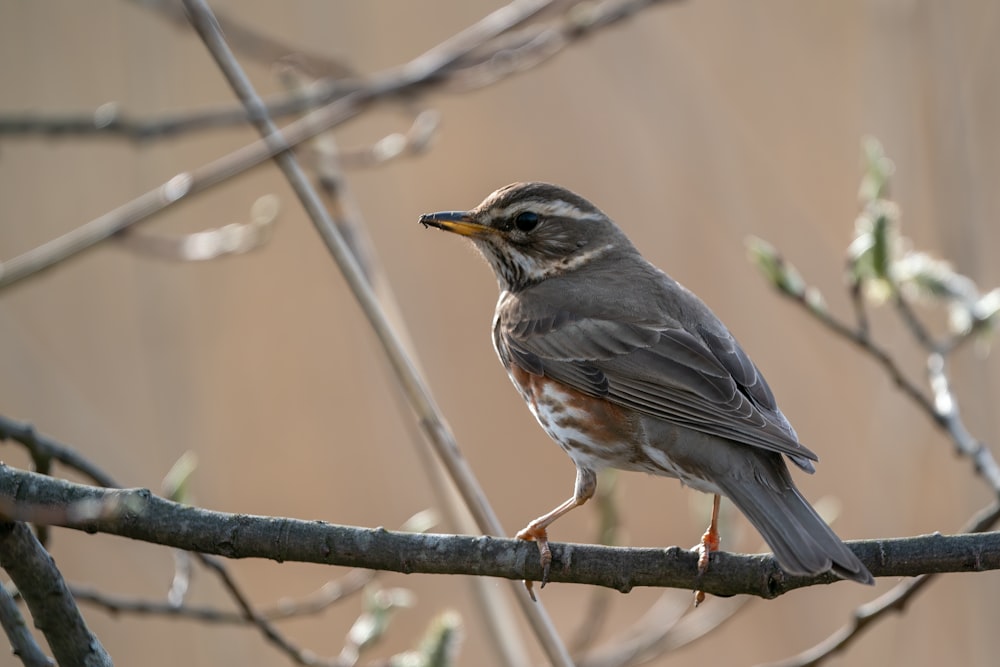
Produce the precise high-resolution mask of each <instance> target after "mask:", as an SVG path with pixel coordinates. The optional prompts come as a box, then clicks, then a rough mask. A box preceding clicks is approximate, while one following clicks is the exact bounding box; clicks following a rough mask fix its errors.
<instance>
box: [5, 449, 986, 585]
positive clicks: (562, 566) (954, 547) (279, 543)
mask: <svg viewBox="0 0 1000 667" xmlns="http://www.w3.org/2000/svg"><path fill="white" fill-rule="evenodd" d="M0 502H2V506H0V507H2V510H3V512H4V513H5V514H6V513H7V512H8V511H9V508H10V507H15V508H16V509H17V512H18V514H19V515H20V516H29V517H31V516H32V515H33V514H35V513H36V511H38V510H44V508H47V507H51V506H53V505H57V506H58V505H67V504H69V505H73V504H78V503H84V502H90V503H96V504H101V505H111V504H114V505H115V506H117V507H118V508H119V511H118V512H116V513H114V514H108V513H105V514H102V515H100V516H97V517H85V518H76V517H71V516H66V515H65V514H62V515H57V516H56V517H55V518H56V519H57V522H56V523H55V524H54V525H59V526H63V527H66V528H73V529H75V530H82V531H86V532H89V533H107V534H109V535H118V536H120V537H127V538H130V539H134V540H140V541H143V542H150V543H154V544H161V545H164V546H171V547H175V548H178V549H185V550H188V551H197V552H200V553H205V554H214V555H219V556H224V557H226V558H267V559H271V560H276V561H279V562H300V563H319V564H325V565H338V566H346V567H360V568H365V569H373V570H388V571H393V572H403V573H407V574H409V573H416V572H419V573H424V574H463V575H470V576H486V577H500V578H504V579H512V580H520V579H531V580H534V581H539V580H540V579H541V574H542V573H541V566H540V564H539V561H538V549H537V547H536V546H535V545H533V544H530V543H527V542H524V541H521V540H515V539H505V538H495V537H485V536H483V537H471V536H459V535H434V534H416V533H405V532H397V531H388V530H385V529H383V528H374V529H372V528H357V527H350V526H339V525H335V524H328V523H323V522H317V521H303V520H298V519H289V518H279V517H266V516H254V515H246V514H229V513H225V512H215V511H211V510H206V509H202V508H198V507H194V506H190V505H181V504H178V503H173V502H171V501H168V500H164V499H163V498H160V497H158V496H156V495H154V494H152V493H150V492H149V491H148V490H146V489H113V490H112V489H102V488H98V487H92V486H86V485H82V484H74V483H72V482H67V481H65V480H60V479H55V478H52V477H47V476H45V475H38V474H36V473H31V472H27V471H22V470H18V469H16V468H11V467H8V466H0ZM6 518H10V517H9V516H8V517H6ZM848 544H849V546H850V547H851V549H852V550H853V551H854V552H855V553H856V554H857V555H858V557H859V558H861V560H862V561H863V562H864V563H865V565H867V566H868V568H869V569H870V570H871V572H872V574H874V575H875V576H877V577H908V576H916V575H918V574H925V573H938V572H982V571H986V570H994V569H1000V533H982V534H977V535H953V536H945V535H939V534H934V535H924V536H919V537H909V538H894V539H879V540H858V541H853V542H849V543H848ZM553 555H554V562H553V567H552V572H551V576H550V581H552V582H565V583H583V584H591V585H595V586H605V587H608V588H613V589H615V590H618V591H621V592H628V591H629V590H631V589H632V588H634V587H636V586H654V587H670V588H680V589H684V590H693V588H694V586H695V582H696V579H697V554H696V553H695V552H693V551H689V550H687V549H682V548H679V547H668V548H666V549H650V548H623V547H605V546H597V545H580V544H553ZM716 560H717V562H716V561H713V564H717V565H718V567H713V568H712V570H710V571H709V572H708V573H707V574H705V576H704V577H703V579H702V580H701V581H702V582H703V583H702V584H700V586H701V588H703V589H704V590H705V591H706V592H707V593H710V594H712V595H718V596H730V595H740V594H745V595H754V596H757V597H762V598H768V599H770V598H774V597H777V596H779V595H782V594H784V593H787V592H789V591H792V590H795V589H798V588H802V587H806V586H813V585H818V584H830V583H834V582H836V581H839V580H838V579H837V578H836V576H834V575H833V574H830V573H825V574H822V575H818V576H815V577H795V576H790V575H787V574H785V573H784V572H782V570H781V569H780V567H779V566H778V565H777V563H776V561H775V560H774V558H773V557H772V556H771V555H770V554H758V555H752V556H751V555H738V554H730V553H725V552H719V553H718V556H717V558H716Z"/></svg>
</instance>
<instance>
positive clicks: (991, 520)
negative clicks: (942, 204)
mask: <svg viewBox="0 0 1000 667" xmlns="http://www.w3.org/2000/svg"><path fill="white" fill-rule="evenodd" d="M751 249H752V251H753V253H754V259H755V260H756V262H757V264H758V265H759V266H760V268H762V269H763V270H764V272H765V274H766V275H767V276H768V278H769V279H770V280H771V282H772V284H774V286H775V287H777V288H778V291H779V293H781V294H783V295H784V296H786V297H789V298H791V299H792V300H793V301H795V302H796V303H798V304H799V305H802V306H804V307H805V308H806V310H807V311H808V312H809V313H810V314H811V315H813V316H814V317H815V318H816V319H817V320H819V321H820V322H821V323H822V324H824V325H825V326H826V327H827V328H828V329H829V330H831V331H833V332H834V333H836V334H838V335H839V336H841V337H843V338H846V339H848V340H850V341H851V342H853V343H855V344H856V345H857V346H858V347H860V348H861V349H862V350H864V351H865V352H867V353H868V354H869V355H870V356H872V357H874V358H875V359H876V360H878V361H879V362H880V363H881V364H882V366H883V368H885V369H886V371H887V372H888V374H889V376H890V377H891V378H892V379H893V380H894V381H895V382H896V384H897V386H899V387H900V389H901V390H902V391H903V393H904V394H905V395H907V396H908V397H909V398H911V399H912V400H913V401H914V402H915V403H916V404H917V407H918V408H920V410H921V411H922V412H924V413H925V414H926V415H927V416H928V417H930V418H931V419H932V420H933V422H934V423H935V424H936V425H937V426H938V427H939V428H940V429H941V430H943V431H944V432H945V433H946V434H947V436H948V437H949V439H950V440H951V441H952V443H953V444H954V446H955V449H956V451H957V452H958V453H959V454H961V455H963V456H965V457H967V458H968V459H969V460H970V461H972V463H973V466H974V468H975V471H976V473H977V475H978V476H979V477H980V478H982V479H983V480H984V481H985V482H986V483H987V484H989V486H990V488H991V490H992V491H993V493H994V494H995V495H996V496H997V497H998V499H1000V466H998V465H997V462H996V459H995V458H994V456H993V453H992V451H991V450H990V449H989V448H988V447H987V446H986V445H984V444H983V443H982V442H980V441H979V440H977V439H976V438H975V437H973V436H972V434H971V433H969V431H968V429H967V428H966V426H965V424H964V422H963V421H962V419H961V417H960V415H959V410H958V401H957V399H956V397H955V396H954V394H953V393H952V390H951V386H950V382H949V380H948V375H947V373H946V372H945V359H946V355H947V354H949V353H951V352H953V351H954V350H955V349H957V347H958V345H959V344H961V342H962V340H965V339H967V338H968V336H967V335H965V336H962V335H960V336H958V337H956V338H953V339H951V340H948V341H945V342H943V343H939V342H937V341H935V340H934V338H933V336H932V335H931V334H930V332H929V331H928V330H927V328H926V327H925V326H924V324H923V323H922V322H921V321H920V319H919V318H918V317H917V315H916V313H915V312H913V309H912V308H911V306H910V303H909V301H907V298H906V294H905V293H904V292H903V291H901V290H900V288H899V285H898V284H896V283H894V282H893V283H891V288H892V290H893V292H892V296H893V299H894V303H895V306H896V311H897V313H899V316H900V318H901V319H902V321H903V323H904V324H905V325H906V327H907V328H908V330H909V331H910V333H911V334H912V335H913V337H914V338H915V339H916V341H917V342H918V343H919V344H920V345H921V346H922V347H923V348H924V349H925V350H927V351H928V353H929V356H928V359H927V379H928V384H929V385H930V388H931V392H932V395H931V397H928V396H927V395H926V394H924V392H923V391H921V390H920V389H919V388H918V387H917V386H916V385H915V384H913V383H912V382H910V381H909V380H908V379H906V377H905V376H904V375H903V373H902V371H901V370H900V368H899V366H898V365H897V364H896V362H895V361H894V359H893V358H892V357H891V356H890V355H889V354H888V352H886V351H885V350H884V349H882V348H881V347H880V346H878V345H877V344H876V343H874V342H873V341H872V339H871V336H870V330H869V324H868V317H867V313H866V311H865V306H864V302H863V296H862V288H863V285H862V283H861V280H862V278H861V277H859V275H855V276H854V278H853V280H852V281H851V284H850V285H849V293H850V297H851V303H852V305H853V307H854V312H855V318H856V322H857V323H856V327H854V328H852V327H850V326H849V325H847V324H845V323H843V322H841V321H840V320H838V319H837V318H835V317H834V316H833V315H831V314H830V313H829V311H828V310H827V309H826V308H825V307H816V306H815V304H814V303H810V302H809V300H808V299H807V294H808V293H809V290H808V288H806V287H805V284H804V281H802V279H801V277H800V276H799V275H798V273H797V272H796V271H795V270H794V269H792V268H791V267H789V266H788V265H787V264H786V263H785V262H784V260H783V259H782V257H781V255H780V253H778V252H777V251H776V250H775V249H774V248H773V247H771V246H769V245H767V244H765V243H762V242H759V241H756V242H753V243H752V245H751ZM880 266H881V264H880ZM882 274H884V275H886V276H888V275H889V274H891V272H890V271H888V270H885V269H884V267H883V270H882ZM998 520H1000V500H998V503H995V504H994V505H991V506H990V507H987V508H985V509H984V510H982V511H981V512H980V513H979V514H978V515H977V516H976V517H974V518H973V520H972V521H971V522H970V524H969V525H968V526H967V527H966V528H965V531H967V532H980V531H986V530H989V529H990V528H991V527H992V526H993V525H994V524H995V523H996V522H997V521H998ZM972 557H973V559H977V558H978V556H975V555H973V556H972ZM934 576H935V574H934V573H924V574H921V575H919V576H917V577H915V578H914V579H911V580H909V581H905V582H903V583H901V584H899V585H897V586H896V587H894V588H893V589H891V590H890V591H888V592H887V593H885V594H883V595H882V596H880V597H879V598H877V599H875V600H873V601H872V602H870V603H868V604H866V605H863V606H861V607H858V608H857V609H856V610H855V611H854V614H853V618H852V619H851V621H850V622H849V623H848V624H847V625H845V626H843V627H842V628H840V629H839V630H838V631H837V632H835V633H834V634H832V635H831V636H829V637H828V638H827V639H825V640H823V641H822V642H820V643H819V644H817V645H815V646H813V647H812V648H810V649H808V650H806V651H804V652H802V653H800V654H799V655H796V656H793V657H791V658H788V659H787V660H783V661H781V662H778V663H774V664H773V665H772V666H771V667H803V666H805V665H818V664H820V663H822V662H824V661H825V660H827V659H828V658H829V657H831V656H832V655H833V654H834V653H836V652H838V651H841V650H843V649H844V648H845V647H846V646H848V645H849V644H851V643H852V642H853V641H854V640H855V639H857V638H858V637H859V636H860V635H861V634H862V632H863V631H864V630H865V629H867V628H869V627H871V626H872V625H873V624H874V623H875V622H877V621H878V620H879V619H881V618H883V617H885V616H886V614H887V612H889V611H901V610H902V609H903V607H904V606H905V604H906V603H907V602H908V601H909V600H911V599H912V598H913V597H914V596H915V595H916V594H917V593H918V592H919V591H921V590H923V589H924V587H925V586H926V585H927V584H928V583H929V582H930V581H931V580H932V579H933V578H934Z"/></svg>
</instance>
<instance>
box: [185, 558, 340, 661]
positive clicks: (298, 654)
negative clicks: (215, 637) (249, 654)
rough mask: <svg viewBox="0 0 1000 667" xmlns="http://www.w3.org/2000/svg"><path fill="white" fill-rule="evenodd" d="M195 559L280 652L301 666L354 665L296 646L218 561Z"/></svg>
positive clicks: (246, 617) (214, 559) (213, 559)
mask: <svg viewBox="0 0 1000 667" xmlns="http://www.w3.org/2000/svg"><path fill="white" fill-rule="evenodd" d="M195 558H197V559H198V561H199V562H200V563H201V564H202V565H204V566H205V567H206V568H208V569H209V570H212V571H213V572H215V574H216V575H217V576H218V578H219V580H220V581H221V582H222V585H223V587H224V588H225V589H226V591H227V592H228V593H229V597H230V598H232V599H233V601H234V602H236V606H237V607H239V609H240V612H241V613H242V614H243V617H244V618H245V619H246V620H247V621H248V622H249V623H250V624H251V625H253V626H255V627H256V628H257V629H258V631H259V632H260V633H261V635H263V637H264V639H265V640H266V641H268V642H269V643H271V644H273V645H274V646H276V647H277V648H278V649H279V650H280V651H282V652H283V653H285V654H286V655H287V656H288V657H290V658H291V659H292V660H293V661H295V662H296V663H297V664H300V665H324V666H325V667H341V666H344V665H350V664H353V663H350V662H345V661H342V660H339V659H336V658H333V659H327V660H323V659H321V658H319V657H317V656H316V655H314V654H313V653H312V652H311V651H308V650H306V649H303V648H301V647H300V646H298V645H296V644H295V643H294V642H292V641H291V640H290V639H288V638H287V637H285V636H284V635H283V634H281V633H280V632H278V630H277V628H275V627H274V625H273V624H272V623H271V621H270V620H268V619H267V618H265V617H264V616H263V615H262V614H261V613H260V612H258V611H257V610H256V609H255V608H254V606H253V605H252V604H251V603H250V600H249V599H248V598H247V596H246V595H245V594H244V593H243V590H242V588H241V587H240V586H239V585H238V584H237V583H236V580H235V579H234V578H233V577H232V576H231V575H230V574H229V570H227V569H226V567H225V566H224V565H223V564H222V563H221V562H219V560H218V559H216V558H213V557H212V556H209V555H207V554H206V553H205V552H203V551H197V552H196V553H195Z"/></svg>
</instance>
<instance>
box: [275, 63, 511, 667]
mask: <svg viewBox="0 0 1000 667" xmlns="http://www.w3.org/2000/svg"><path fill="white" fill-rule="evenodd" d="M284 74H285V76H283V77H282V78H283V79H284V80H285V81H286V82H287V83H288V84H289V85H290V86H292V87H301V86H305V85H309V81H308V79H307V77H306V73H305V72H303V71H301V70H299V69H297V68H294V67H289V68H287V69H286V71H285V72H284ZM408 106H412V104H411V105H408ZM431 113H432V112H428V111H422V112H420V113H419V114H418V119H417V120H415V122H414V128H416V127H417V123H418V121H419V117H420V116H427V115H428V114H431ZM436 123H437V120H436V114H434V118H433V120H432V121H431V122H427V123H426V125H427V127H426V128H424V129H422V130H420V131H419V132H420V133H421V134H422V135H423V134H424V133H426V136H421V137H419V141H421V142H424V143H425V142H426V141H428V140H429V137H430V133H432V132H433V130H434V127H435V126H436ZM416 132H417V130H416V129H413V130H411V133H414V134H415V133H416ZM383 141H385V139H383ZM407 141H408V143H409V140H407ZM380 143H381V142H380ZM312 148H313V153H312V155H313V156H314V157H315V165H314V169H315V170H316V172H317V178H316V180H317V183H318V185H319V187H320V188H321V190H322V193H323V194H324V195H325V197H326V201H327V208H328V210H329V211H330V214H331V216H332V217H333V219H334V221H335V222H336V224H337V226H338V227H339V228H340V230H341V232H342V233H343V234H344V237H345V240H346V241H347V243H348V245H349V246H350V247H351V250H352V252H353V253H354V256H355V259H357V260H358V262H359V263H360V264H361V267H362V269H363V270H364V274H365V277H366V278H367V279H368V281H369V283H370V284H371V286H372V289H373V291H374V292H375V294H376V295H377V296H378V299H379V302H380V303H381V304H382V307H383V308H384V309H385V311H386V314H387V315H388V316H389V318H390V320H391V321H392V322H393V326H394V328H395V330H396V333H397V336H398V337H399V339H400V340H401V341H402V342H403V343H404V344H407V345H410V346H411V347H412V341H411V340H410V337H409V334H408V331H407V328H406V323H405V321H404V319H403V318H402V316H401V314H400V311H399V307H398V304H397V301H396V298H395V295H394V294H393V292H392V288H391V285H390V282H389V280H388V277H387V275H386V273H385V271H384V268H383V266H382V264H381V262H380V261H379V258H378V254H377V252H376V249H375V245H374V243H373V242H372V239H371V236H370V235H369V233H368V228H367V225H366V224H365V222H364V219H363V217H362V214H361V210H360V207H359V206H358V205H357V203H356V202H355V201H354V198H353V197H352V196H351V192H350V189H349V186H348V183H347V180H346V178H345V177H344V173H343V170H342V169H341V167H342V166H343V160H342V158H343V156H342V154H341V153H340V151H339V149H338V146H337V142H336V140H335V138H334V137H333V136H332V133H331V132H327V133H325V134H323V135H321V136H319V137H316V139H315V140H314V142H313V145H312ZM383 368H385V367H384V366H383ZM390 384H391V385H392V387H393V388H394V389H395V391H394V392H393V397H394V398H396V399H397V400H396V401H395V405H396V407H397V408H398V409H399V410H400V417H401V418H402V422H403V423H404V424H407V425H408V426H409V425H412V424H413V422H412V419H411V417H410V407H409V403H410V401H409V399H408V398H407V397H406V396H405V395H404V394H403V391H402V389H401V387H400V386H399V384H398V383H397V382H390ZM407 434H408V435H409V436H410V441H411V444H412V445H413V446H414V448H415V449H416V450H417V453H418V458H419V460H420V462H421V464H422V465H423V467H424V471H425V474H426V475H427V476H428V478H429V480H430V481H431V484H430V488H431V489H432V490H433V492H434V495H435V497H436V498H437V501H438V505H439V506H440V507H441V508H442V509H443V510H444V511H445V514H446V516H447V518H448V520H449V523H450V525H451V526H454V527H455V529H456V530H458V531H459V532H468V533H474V532H477V530H478V528H477V525H476V522H475V521H474V519H473V518H472V515H471V513H470V511H469V509H468V508H467V507H466V505H465V503H464V501H463V499H462V497H461V495H460V494H459V493H458V492H457V490H456V488H455V484H454V482H453V481H452V480H451V479H450V478H449V476H448V474H447V471H446V470H445V468H444V464H443V462H442V461H441V458H440V457H439V456H438V453H443V455H444V456H448V457H450V456H452V455H457V454H458V452H457V450H452V449H449V448H445V449H443V450H439V452H437V453H436V452H435V451H434V448H433V447H432V446H431V444H430V442H429V441H428V440H427V439H426V438H424V437H421V434H420V433H419V432H418V431H417V430H416V429H411V428H408V429H407ZM469 584H470V587H471V588H472V591H473V594H474V595H475V599H476V601H477V610H478V611H480V613H481V615H482V620H483V622H484V624H485V626H486V627H487V628H488V629H489V633H488V637H489V639H490V641H491V642H492V648H493V652H494V654H495V655H496V656H497V657H498V659H499V660H500V661H502V664H505V665H507V666H508V667H520V666H521V665H525V664H528V662H529V657H528V654H527V652H526V649H525V642H524V641H523V640H522V639H521V629H520V625H519V624H518V619H517V617H516V615H515V613H514V611H513V609H512V608H511V604H510V601H509V598H508V597H506V596H505V595H504V594H503V591H502V590H501V589H499V588H497V587H496V586H494V585H492V584H491V583H489V582H488V580H485V579H482V578H479V577H474V578H472V579H471V580H470V581H469Z"/></svg>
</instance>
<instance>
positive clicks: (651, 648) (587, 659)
mask: <svg viewBox="0 0 1000 667" xmlns="http://www.w3.org/2000/svg"><path fill="white" fill-rule="evenodd" d="M751 599H752V598H749V597H744V596H738V597H730V598H717V599H713V600H712V604H711V605H706V606H703V607H699V608H698V610H697V611H695V610H694V607H693V606H692V605H691V596H690V595H689V594H687V592H685V595H683V596H680V597H679V596H678V595H677V593H676V592H675V591H671V592H668V593H664V594H663V595H662V596H660V599H659V600H658V601H657V602H656V603H655V604H654V605H653V606H652V607H651V608H650V609H649V611H647V612H646V614H645V615H644V616H643V617H642V618H641V619H639V621H638V622H637V623H635V624H634V625H633V626H632V627H631V628H630V629H629V631H628V632H627V633H626V634H625V635H624V636H622V637H615V638H613V639H611V640H610V641H608V642H607V644H606V645H604V646H602V647H600V648H598V649H595V650H593V651H591V652H589V653H588V654H587V655H586V656H584V657H583V659H581V660H580V661H579V662H578V664H577V667H626V666H631V665H641V664H643V663H646V662H649V661H650V660H653V659H654V658H655V657H657V656H659V655H663V654H664V653H667V652H670V651H674V650H676V649H678V648H680V647H682V646H686V645H687V644H690V643H691V642H693V641H695V640H697V639H699V638H701V637H703V636H705V635H706V634H708V633H709V632H711V631H712V630H715V629H716V628H717V627H719V626H720V625H722V624H723V623H724V622H725V621H726V620H727V619H729V618H731V617H732V616H733V614H735V613H736V612H737V611H739V610H740V609H741V608H742V607H743V605H745V604H746V603H747V602H749V601H750V600H751Z"/></svg>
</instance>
